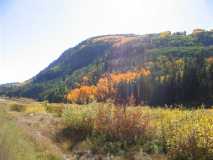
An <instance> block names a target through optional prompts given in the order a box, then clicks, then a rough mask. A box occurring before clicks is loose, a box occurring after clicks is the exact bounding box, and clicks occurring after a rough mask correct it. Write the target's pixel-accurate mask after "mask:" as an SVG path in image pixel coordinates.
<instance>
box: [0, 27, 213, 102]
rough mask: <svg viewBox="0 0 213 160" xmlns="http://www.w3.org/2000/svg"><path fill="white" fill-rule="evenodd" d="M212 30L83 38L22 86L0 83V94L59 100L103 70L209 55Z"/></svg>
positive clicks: (94, 80) (122, 69) (97, 76)
mask: <svg viewBox="0 0 213 160" xmlns="http://www.w3.org/2000/svg"><path fill="white" fill-rule="evenodd" d="M212 45H213V32H212V31H203V30H195V31H194V32H193V33H192V34H190V35H186V34H185V32H177V33H174V34H171V33H170V32H163V33H159V34H148V35H106V36H98V37H93V38H90V39H87V40H85V41H83V42H82V43H80V44H78V45H77V46H76V47H74V48H70V49H68V50H66V51H65V52H64V53H63V54H62V55H61V56H60V57H59V58H58V59H57V60H55V61H54V62H52V63H51V64H50V65H49V66H48V67H47V68H45V69H44V70H43V71H41V72H40V73H39V74H37V75H36V76H35V77H33V78H32V79H31V80H29V81H27V82H25V83H24V84H22V85H14V86H12V87H11V86H10V87H5V86H1V87H0V94H4V95H7V96H24V97H31V98H35V99H38V100H49V101H55V102H59V101H62V100H63V98H64V95H65V93H66V92H67V91H68V90H69V89H70V88H74V87H76V86H78V85H79V83H80V81H81V80H82V78H83V77H85V76H86V77H87V78H88V81H89V83H90V84H95V83H96V82H97V80H98V78H99V77H100V76H101V75H102V74H103V73H105V72H122V71H127V70H135V69H137V68H140V67H144V66H150V65H152V64H153V63H156V62H157V61H158V60H159V58H163V57H166V58H167V59H168V60H169V59H178V58H184V57H193V56H195V55H197V54H201V53H202V54H203V55H204V56H206V57H209V56H212V55H213V46H212Z"/></svg>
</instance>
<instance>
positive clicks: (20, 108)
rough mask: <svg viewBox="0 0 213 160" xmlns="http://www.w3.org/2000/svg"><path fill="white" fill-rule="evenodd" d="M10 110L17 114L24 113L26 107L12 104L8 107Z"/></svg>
mask: <svg viewBox="0 0 213 160" xmlns="http://www.w3.org/2000/svg"><path fill="white" fill-rule="evenodd" d="M10 110H12V111H17V112H24V111H25V110H26V105H24V104H18V103H13V104H11V105H10Z"/></svg>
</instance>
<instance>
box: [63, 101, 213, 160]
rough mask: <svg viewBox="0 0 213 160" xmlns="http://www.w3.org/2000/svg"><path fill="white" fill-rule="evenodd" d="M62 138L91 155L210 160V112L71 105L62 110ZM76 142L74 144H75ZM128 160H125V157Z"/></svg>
mask: <svg viewBox="0 0 213 160" xmlns="http://www.w3.org/2000/svg"><path fill="white" fill-rule="evenodd" d="M63 117H64V119H65V122H66V124H67V128H65V129H64V130H63V131H62V133H63V134H62V135H63V136H64V137H65V138H67V139H68V140H73V139H74V140H75V141H74V142H75V143H73V144H72V147H71V148H74V147H75V145H76V144H78V145H79V144H84V145H83V146H84V147H85V146H87V147H88V148H89V149H92V151H93V152H95V153H102V154H107V153H110V154H114V155H126V156H127V157H128V154H129V153H130V152H133V151H134V152H139V151H140V150H142V151H143V152H145V153H149V154H165V155H167V157H168V158H169V159H171V160H191V159H196V160H211V159H212V157H213V150H212V149H213V141H212V136H213V126H212V120H213V119H212V117H213V112H212V110H203V109H198V110H185V109H160V108H153V109H152V108H144V107H142V108H141V107H128V108H125V110H124V109H123V108H119V107H115V106H113V105H107V104H90V105H89V106H77V105H73V106H71V107H69V108H68V109H66V110H65V111H64V114H63ZM76 141H77V142H76ZM127 159H128V158H127Z"/></svg>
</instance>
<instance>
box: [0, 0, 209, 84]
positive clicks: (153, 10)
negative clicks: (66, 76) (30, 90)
mask: <svg viewBox="0 0 213 160" xmlns="http://www.w3.org/2000/svg"><path fill="white" fill-rule="evenodd" d="M194 28H205V29H212V28H213V1H212V0H0V83H6V82H16V81H19V82H22V81H24V80H27V79H29V78H31V77H32V76H34V75H35V74H37V73H38V72H39V71H40V70H42V69H43V68H45V67H46V66H47V65H48V64H49V63H50V62H52V61H53V60H54V59H56V58H57V57H58V56H59V55H60V54H61V53H62V52H63V51H64V50H66V49H67V48H70V47H72V46H75V45H76V44H78V43H79V42H81V41H82V40H85V39H86V38H88V37H92V36H97V35H103V34H117V33H135V34H145V33H153V32H160V31H165V30H171V31H183V30H186V31H188V32H191V31H192V30H193V29H194Z"/></svg>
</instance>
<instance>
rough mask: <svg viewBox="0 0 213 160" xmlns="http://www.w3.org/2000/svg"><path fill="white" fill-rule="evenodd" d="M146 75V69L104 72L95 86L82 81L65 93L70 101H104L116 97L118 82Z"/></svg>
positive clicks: (80, 102)
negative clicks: (80, 84) (77, 86)
mask: <svg viewBox="0 0 213 160" xmlns="http://www.w3.org/2000/svg"><path fill="white" fill-rule="evenodd" d="M148 75H150V71H149V70H148V69H142V70H139V71H128V72H123V73H111V74H109V73H106V74H104V75H103V76H102V77H101V78H100V79H99V81H98V82H97V84H96V86H87V85H85V83H84V84H83V85H82V86H80V87H79V88H75V89H72V90H71V91H70V92H69V93H68V95H67V100H68V101H69V102H72V103H79V104H86V103H89V102H91V101H94V100H97V101H106V100H107V99H113V98H114V97H116V94H117V91H118V90H117V85H118V84H119V83H121V82H127V83H128V82H131V81H134V80H135V79H137V78H138V77H141V76H144V77H146V76H148Z"/></svg>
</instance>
